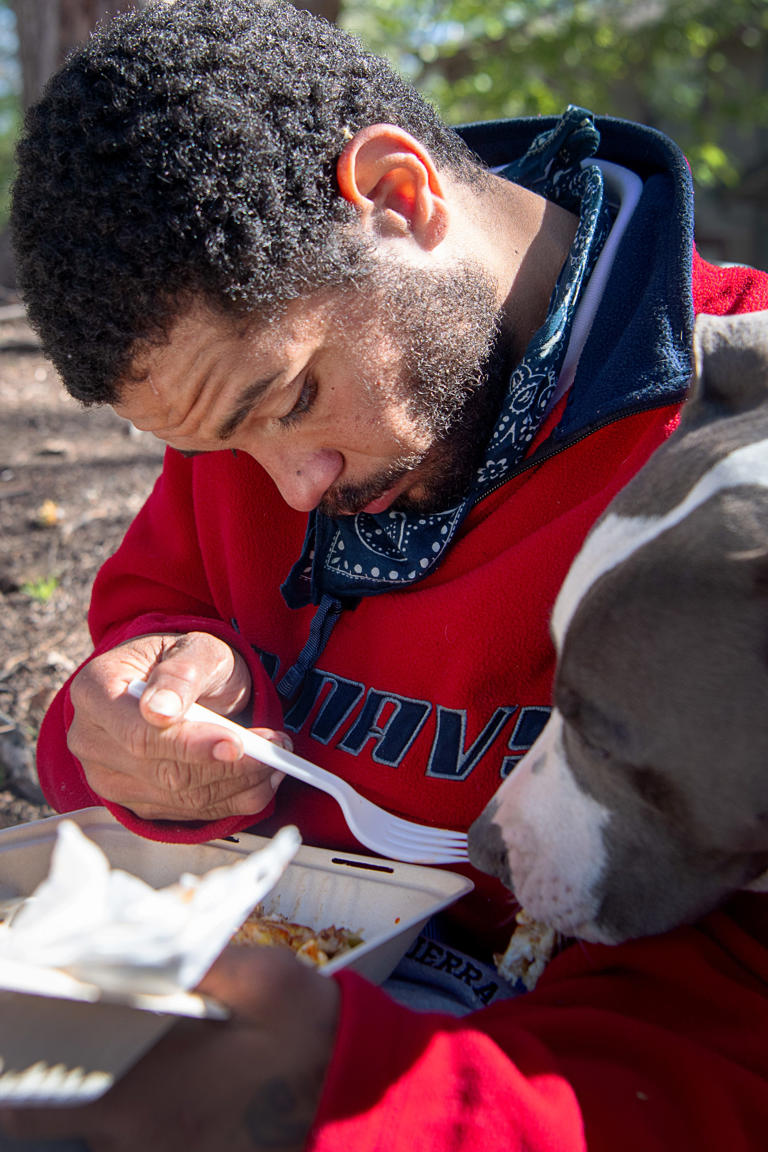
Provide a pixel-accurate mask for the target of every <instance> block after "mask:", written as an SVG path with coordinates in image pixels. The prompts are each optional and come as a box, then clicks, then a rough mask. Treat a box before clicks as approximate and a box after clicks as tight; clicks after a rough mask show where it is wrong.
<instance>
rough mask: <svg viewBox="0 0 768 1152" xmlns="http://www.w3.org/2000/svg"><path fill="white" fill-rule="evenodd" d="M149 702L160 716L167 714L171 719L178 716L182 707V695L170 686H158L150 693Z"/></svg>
mask: <svg viewBox="0 0 768 1152" xmlns="http://www.w3.org/2000/svg"><path fill="white" fill-rule="evenodd" d="M147 703H148V705H149V707H150V708H151V709H152V711H153V712H157V714H158V716H166V717H167V718H168V719H169V720H170V719H172V718H173V717H174V716H178V715H179V713H180V712H181V708H182V703H181V697H180V696H178V695H177V694H176V693H175V692H171V691H170V690H169V689H168V688H158V690H157V691H156V692H152V693H150V695H149V700H148V701H147Z"/></svg>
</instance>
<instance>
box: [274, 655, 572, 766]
mask: <svg viewBox="0 0 768 1152" xmlns="http://www.w3.org/2000/svg"><path fill="white" fill-rule="evenodd" d="M254 651H256V652H257V654H258V656H259V658H260V659H261V662H262V663H263V665H264V667H265V668H266V670H267V672H268V674H269V676H270V678H271V679H273V680H274V679H276V677H277V674H278V670H279V663H280V662H279V660H278V659H277V657H275V656H273V655H272V654H271V653H267V652H262V651H261V650H260V649H258V648H254ZM549 712H550V709H549V708H546V707H540V706H530V705H527V706H525V707H522V708H521V707H520V705H518V704H509V705H502V706H499V707H497V708H495V709H494V711H493V713H492V715H491V716H490V717H489V719H488V720H487V721H486V722H485V724H484V725H483V728H482V729H481V731H480V732H479V733H478V735H477V736H475V738H474V740H472V741H471V742H470V743H468V741H467V710H466V709H464V708H446V707H445V706H444V705H442V704H433V703H432V702H431V701H429V700H419V699H413V698H411V697H408V696H401V695H399V694H398V693H395V692H384V691H381V690H380V689H377V688H369V687H366V685H365V684H363V683H361V682H359V681H356V680H348V679H347V678H346V677H344V676H337V675H336V674H334V673H332V672H324V671H323V670H322V669H321V668H313V669H311V670H310V671H309V672H308V673H307V675H306V677H305V678H304V682H303V684H302V686H301V689H300V691H299V692H298V693H297V695H296V697H295V699H294V700H293V702H292V703H291V704H290V705H289V707H288V708H287V709H286V712H285V717H284V723H285V727H286V729H287V730H288V731H289V732H304V733H305V734H306V735H308V736H310V737H311V738H312V739H313V740H317V741H318V743H320V744H325V745H333V746H334V747H336V748H340V749H341V750H342V751H344V752H348V753H349V754H350V755H351V756H359V755H360V754H361V753H363V752H367V753H368V754H369V755H370V757H371V759H372V760H373V761H374V762H375V763H377V764H386V765H388V766H389V767H392V768H397V767H398V765H399V764H401V763H402V762H403V760H404V758H405V756H406V755H407V753H408V750H409V748H410V747H411V745H412V744H413V742H414V740H415V739H416V737H417V736H418V735H419V733H420V732H421V731H422V729H423V728H424V726H425V725H426V724H427V722H428V721H429V722H431V724H432V725H433V732H432V743H431V747H430V752H429V757H428V759H427V767H426V775H427V776H432V777H437V778H439V779H442V780H466V778H467V777H468V776H469V775H470V773H471V772H472V771H473V769H474V768H475V767H476V766H477V765H478V764H479V762H480V760H481V759H482V758H483V756H485V754H486V753H487V752H488V751H489V749H490V748H491V747H492V746H493V745H495V744H496V743H497V742H498V741H499V740H500V739H503V738H504V737H505V736H506V739H507V744H506V751H507V752H508V753H509V754H508V755H506V756H504V758H503V760H502V765H501V771H500V774H501V775H502V776H508V775H509V773H510V772H511V771H512V769H513V768H514V766H515V764H516V763H517V761H518V760H519V759H520V758H521V756H523V755H524V754H525V753H526V752H527V751H528V749H529V748H530V746H531V745H532V744H533V742H534V740H535V739H536V737H537V736H538V735H539V733H540V732H541V730H542V728H543V727H544V725H545V724H546V722H547V717H548V716H549ZM513 719H514V724H513V727H512V731H511V733H510V732H509V727H510V723H511V722H512V721H513Z"/></svg>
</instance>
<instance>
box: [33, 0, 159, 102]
mask: <svg viewBox="0 0 768 1152" xmlns="http://www.w3.org/2000/svg"><path fill="white" fill-rule="evenodd" d="M145 4H146V0H133V2H131V0H11V8H12V9H13V11H14V13H15V16H16V35H17V38H18V42H19V62H20V64H21V89H22V90H21V102H22V108H28V107H29V105H30V104H32V103H34V101H35V100H37V98H38V96H39V95H40V93H41V92H42V90H43V85H44V84H45V82H46V80H47V79H48V77H49V76H50V75H51V73H53V72H54V71H55V70H56V69H57V68H58V67H59V66H60V65H61V64H62V63H63V61H64V57H65V56H66V55H67V53H68V52H70V51H71V50H72V49H73V48H74V47H75V46H76V45H77V44H82V42H83V41H84V40H85V39H86V37H87V36H88V33H89V32H90V31H91V29H92V28H93V26H94V25H95V24H96V22H97V21H98V20H101V19H102V18H103V17H105V16H116V15H117V13H118V12H125V11H126V10H127V9H129V8H143V7H144V5H145Z"/></svg>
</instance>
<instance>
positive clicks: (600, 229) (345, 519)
mask: <svg viewBox="0 0 768 1152" xmlns="http://www.w3.org/2000/svg"><path fill="white" fill-rule="evenodd" d="M599 143H600V134H599V132H598V131H597V129H596V128H595V126H594V123H593V120H592V115H591V113H589V112H586V111H585V110H584V109H583V108H577V107H573V106H571V107H569V108H568V109H566V112H565V114H564V115H563V117H562V119H561V120H560V121H559V123H558V124H557V125H556V127H555V128H553V129H552V130H551V131H549V132H544V133H542V134H541V135H540V136H538V137H537V138H536V139H535V140H534V142H533V144H532V145H531V147H530V148H529V149H528V151H527V152H526V154H525V155H524V156H523V157H522V158H521V159H519V160H516V161H514V162H513V163H512V164H509V165H507V167H505V168H503V169H502V170H501V172H500V173H499V175H501V176H503V177H505V178H506V179H508V180H512V181H514V182H515V183H516V184H521V185H523V186H524V187H526V188H529V189H530V190H532V191H534V192H537V193H538V194H539V195H540V196H544V197H545V198H546V199H548V200H552V201H554V202H555V203H556V204H559V205H560V206H561V207H562V208H565V209H567V210H568V211H569V212H573V213H574V214H577V215H578V217H579V223H578V226H577V229H576V235H575V237H574V240H573V244H572V246H571V250H570V252H569V254H568V257H567V259H566V261H565V264H564V265H563V268H562V271H561V273H560V276H559V278H558V281H557V284H556V285H555V289H554V291H553V293H552V298H551V300H550V304H549V311H548V313H547V317H546V320H545V321H544V323H543V325H542V326H541V328H540V329H539V330H538V331H537V332H536V334H535V335H534V336H533V338H532V340H531V341H530V343H529V345H528V347H527V348H526V350H525V354H524V356H523V359H522V360H521V361H520V363H519V364H518V365H517V367H516V368H515V369H514V371H513V372H512V375H511V378H510V381H509V386H508V388H507V392H506V395H505V398H504V401H503V402H502V407H501V411H500V413H499V417H498V419H497V422H496V426H495V428H494V430H493V432H492V434H491V436H490V439H489V441H488V447H487V451H486V454H485V459H484V460H483V462H482V464H481V465H480V466H479V467H478V469H477V471H476V473H475V476H474V479H473V481H472V484H471V486H470V489H469V492H468V493H467V495H466V496H465V497H464V499H463V500H462V501H461V503H460V504H458V505H456V506H455V507H453V508H448V509H446V510H445V511H443V512H430V513H423V514H420V513H418V512H400V511H396V510H387V511H385V512H381V513H378V514H372V513H369V512H358V513H357V514H356V515H354V516H338V517H334V518H331V517H328V516H325V515H323V513H322V512H318V511H317V510H315V511H313V512H311V513H310V516H309V522H308V525H307V534H306V538H305V541H304V548H303V550H302V555H301V558H300V559H299V560H298V561H297V563H296V564H295V565H294V567H293V568H292V570H291V572H290V574H289V576H288V579H287V580H286V581H285V584H284V585H283V588H282V592H283V595H284V597H285V599H286V602H287V603H288V605H289V606H290V607H292V608H298V607H302V606H304V605H306V604H310V603H312V604H320V603H321V601H323V599H324V598H328V597H330V598H333V599H334V600H335V601H336V603H337V604H338V603H339V601H341V602H346V603H349V602H350V601H352V602H354V601H355V600H357V598H359V597H361V596H373V595H376V594H377V593H380V592H390V591H392V590H393V589H396V588H399V587H403V586H406V585H408V584H413V583H415V582H416V581H418V580H422V579H424V577H425V576H429V574H430V573H431V572H432V571H434V569H435V568H436V567H437V565H438V564H440V562H441V561H442V559H443V558H444V556H445V554H446V549H447V548H448V547H449V545H450V544H451V541H452V540H453V539H454V537H455V535H456V533H457V531H458V529H459V527H460V525H461V524H462V522H463V520H464V518H465V517H466V516H467V514H468V513H469V512H470V510H471V509H472V507H473V506H474V505H475V504H476V503H477V502H478V500H481V499H482V498H483V497H484V496H485V495H487V494H488V493H489V492H490V491H491V490H493V489H494V488H498V487H499V485H500V484H502V483H503V482H504V480H505V479H506V478H507V477H508V475H509V474H510V472H511V470H512V469H513V468H514V466H515V465H516V464H517V463H518V462H519V460H520V459H521V458H522V457H523V456H524V455H525V452H526V450H527V448H528V446H529V445H530V443H531V441H532V440H533V438H534V437H535V435H536V433H537V432H538V430H539V428H540V426H541V423H542V421H543V419H544V416H545V415H546V412H547V408H548V405H549V402H550V400H551V399H552V396H553V394H554V391H555V388H556V387H557V381H558V377H559V374H560V368H561V366H562V363H563V360H564V358H565V353H566V350H567V347H568V339H569V336H570V331H571V324H572V321H573V317H574V314H575V311H576V306H577V304H578V301H579V298H580V296H581V293H582V291H583V289H584V286H585V285H586V283H587V280H588V279H589V275H590V272H591V271H592V268H593V267H594V264H595V261H596V260H597V257H598V255H599V254H600V250H601V248H602V246H603V242H604V240H605V237H606V236H607V234H608V231H609V229H610V224H611V220H610V214H609V211H608V209H607V207H606V206H605V203H604V188H603V176H602V173H601V171H600V169H599V168H598V167H597V166H596V165H587V166H586V167H582V166H581V161H582V160H584V159H586V158H587V157H589V156H592V155H594V153H595V151H596V150H597V146H598V144H599ZM340 606H341V605H340V604H339V607H340Z"/></svg>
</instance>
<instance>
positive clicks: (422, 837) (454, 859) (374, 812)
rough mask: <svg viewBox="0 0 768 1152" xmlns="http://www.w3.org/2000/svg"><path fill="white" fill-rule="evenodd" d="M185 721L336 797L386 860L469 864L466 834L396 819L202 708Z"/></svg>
mask: <svg viewBox="0 0 768 1152" xmlns="http://www.w3.org/2000/svg"><path fill="white" fill-rule="evenodd" d="M145 688H146V681H144V680H134V681H132V682H131V683H130V684H129V685H128V692H129V693H130V695H131V696H135V697H136V698H137V699H138V698H139V697H140V696H141V695H142V693H143V691H144V689H145ZM182 719H183V720H192V721H197V722H205V723H208V724H218V725H219V727H221V728H226V729H227V730H228V731H230V732H234V733H236V734H237V736H239V737H240V741H241V743H242V745H243V750H244V751H245V753H246V755H248V756H252V757H253V758H254V760H259V761H260V762H261V763H262V764H268V765H269V767H270V768H276V769H277V770H278V771H279V772H285V774H286V776H295V777H296V779H297V780H303V781H304V783H305V784H311V785H312V787H313V788H319V789H320V790H321V791H322V792H327V793H328V795H329V796H333V798H334V800H336V802H337V803H338V804H339V806H340V808H341V810H342V812H343V813H344V818H345V820H346V821H347V826H348V828H349V830H350V832H351V833H352V834H353V836H355V837H356V838H357V839H358V840H359V841H360V843H361V844H365V845H366V847H368V848H370V849H372V851H374V852H378V853H379V855H381V856H386V857H388V858H389V859H391V860H404V861H407V862H408V863H411V864H461V863H464V862H466V861H467V859H468V856H467V837H466V834H465V833H464V832H452V831H450V830H449V829H447V828H432V827H431V826H430V825H428V824H416V823H414V822H413V821H412V820H403V819H402V817H400V816H394V815H393V814H392V813H391V812H387V810H386V809H385V808H380V807H379V806H378V804H374V803H373V802H372V801H370V800H366V799H365V797H364V796H361V795H360V794H359V792H356V791H355V789H354V788H352V787H351V786H350V785H349V784H347V782H346V780H342V779H341V778H340V777H338V776H334V774H333V773H332V772H328V771H327V770H326V769H325V768H320V767H318V765H317V764H312V763H311V761H309V760H304V759H303V758H302V757H301V756H297V755H296V754H295V753H294V752H289V751H288V750H287V749H285V748H281V747H280V746H279V745H277V744H272V743H271V742H270V741H269V740H265V739H264V737H263V736H259V735H257V733H256V732H249V731H248V729H247V728H243V727H242V726H241V725H240V724H235V723H234V721H232V720H228V719H227V717H226V716H219V714H218V713H217V712H212V711H211V710H210V709H209V708H204V707H203V706H202V704H190V706H189V707H188V708H187V710H186V711H185V713H184V715H183V717H182Z"/></svg>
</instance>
